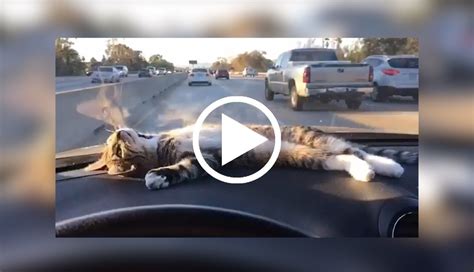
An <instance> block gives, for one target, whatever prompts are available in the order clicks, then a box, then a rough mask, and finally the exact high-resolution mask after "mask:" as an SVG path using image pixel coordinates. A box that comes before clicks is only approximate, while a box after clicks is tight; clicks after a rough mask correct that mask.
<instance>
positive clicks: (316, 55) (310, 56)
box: [290, 50, 337, 61]
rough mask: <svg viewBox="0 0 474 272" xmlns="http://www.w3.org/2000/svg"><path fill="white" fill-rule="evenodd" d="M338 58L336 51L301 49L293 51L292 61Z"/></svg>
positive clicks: (332, 59)
mask: <svg viewBox="0 0 474 272" xmlns="http://www.w3.org/2000/svg"><path fill="white" fill-rule="evenodd" d="M334 60H337V56H336V53H335V52H334V51H326V50H324V51H323V50H301V51H293V52H291V58H290V61H334Z"/></svg>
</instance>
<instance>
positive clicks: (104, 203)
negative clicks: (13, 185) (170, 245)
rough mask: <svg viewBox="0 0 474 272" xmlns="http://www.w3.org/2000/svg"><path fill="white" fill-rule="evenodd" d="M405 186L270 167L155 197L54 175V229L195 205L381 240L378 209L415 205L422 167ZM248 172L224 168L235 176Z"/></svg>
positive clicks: (110, 181) (119, 183)
mask: <svg viewBox="0 0 474 272" xmlns="http://www.w3.org/2000/svg"><path fill="white" fill-rule="evenodd" d="M404 168H405V173H404V175H403V176H402V177H401V178H400V179H396V178H387V177H383V176H379V175H376V177H375V179H374V180H373V181H371V182H358V181H355V180H353V179H352V178H351V177H350V176H349V174H347V173H345V172H329V171H309V170H301V169H281V168H273V169H272V170H271V171H269V172H268V173H267V174H266V175H264V176H263V177H262V178H260V179H258V180H256V181H254V182H251V183H248V184H241V185H233V184H226V183H223V182H220V181H217V180H215V179H213V178H212V177H209V176H207V177H203V178H201V179H199V180H196V181H190V182H185V183H182V184H179V185H176V186H172V187H169V188H167V189H162V190H157V191H150V190H148V189H147V188H146V187H145V184H144V182H143V181H142V180H139V179H129V178H123V177H114V176H108V175H106V174H105V173H103V172H97V173H94V174H92V175H91V173H86V172H83V171H82V170H74V171H68V172H61V173H57V177H56V179H57V185H56V223H57V224H58V223H60V222H62V221H64V220H68V219H72V218H76V217H81V216H86V215H89V214H94V213H99V212H104V211H110V210H116V209H121V208H128V207H138V206H150V205H198V206H205V207H215V208H221V209H229V210H235V211H239V212H243V213H248V214H252V215H256V216H259V217H263V218H268V219H270V220H274V221H276V222H280V223H282V224H284V225H287V226H291V227H292V228H294V229H296V230H299V231H300V232H302V233H304V234H305V235H308V236H311V237H377V236H379V235H380V234H379V229H378V218H379V214H380V211H381V207H382V206H383V205H385V204H386V203H389V202H391V201H396V200H397V199H400V198H405V197H408V198H414V199H417V198H418V165H404ZM243 172H244V173H245V172H251V171H249V169H245V170H244V169H224V170H223V171H222V173H224V174H228V175H231V176H241V175H245V174H243Z"/></svg>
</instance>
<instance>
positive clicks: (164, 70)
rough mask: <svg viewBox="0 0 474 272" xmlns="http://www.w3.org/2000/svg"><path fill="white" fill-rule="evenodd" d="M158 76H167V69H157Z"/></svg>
mask: <svg viewBox="0 0 474 272" xmlns="http://www.w3.org/2000/svg"><path fill="white" fill-rule="evenodd" d="M156 75H166V69H165V68H158V69H156Z"/></svg>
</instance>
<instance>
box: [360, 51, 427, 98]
mask: <svg viewBox="0 0 474 272" xmlns="http://www.w3.org/2000/svg"><path fill="white" fill-rule="evenodd" d="M362 63H366V64H369V65H370V66H372V68H373V70H374V88H373V91H372V94H371V98H372V100H374V101H385V100H387V99H388V98H389V97H390V96H392V95H400V96H411V97H413V99H414V100H415V101H418V88H419V85H418V73H419V70H418V57H417V56H414V55H398V56H396V55H395V56H387V55H373V56H368V57H367V58H365V59H364V60H363V61H362Z"/></svg>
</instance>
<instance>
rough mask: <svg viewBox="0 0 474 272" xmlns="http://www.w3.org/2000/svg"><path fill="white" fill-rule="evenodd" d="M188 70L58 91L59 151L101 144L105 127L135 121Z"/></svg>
mask: <svg viewBox="0 0 474 272" xmlns="http://www.w3.org/2000/svg"><path fill="white" fill-rule="evenodd" d="M186 77H187V75H186V74H184V73H175V74H171V75H166V76H160V77H152V78H149V79H144V80H137V81H132V82H124V83H122V84H116V85H102V86H97V88H89V89H85V90H76V91H73V92H64V93H57V94H56V152H61V151H65V150H69V149H73V148H78V147H84V146H85V145H90V144H91V143H94V144H100V143H103V141H104V135H106V133H104V132H105V127H122V126H127V125H130V124H133V123H134V122H136V121H137V120H139V119H140V118H141V114H142V113H143V112H144V111H145V110H146V109H144V108H143V107H146V105H145V106H143V105H144V104H145V102H146V101H148V100H150V99H152V98H154V97H155V98H156V97H157V96H158V95H159V94H160V93H161V92H163V91H166V90H168V89H170V88H172V87H173V86H175V85H177V84H179V83H180V82H182V81H183V80H185V79H186Z"/></svg>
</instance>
